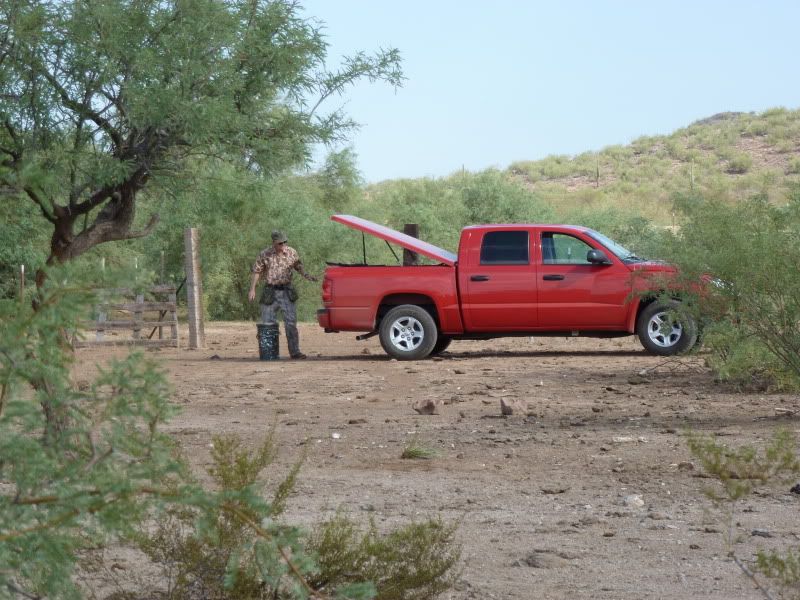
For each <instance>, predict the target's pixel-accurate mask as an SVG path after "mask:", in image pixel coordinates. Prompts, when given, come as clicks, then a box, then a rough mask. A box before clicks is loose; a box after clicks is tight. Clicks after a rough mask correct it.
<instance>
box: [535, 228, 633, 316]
mask: <svg viewBox="0 0 800 600" xmlns="http://www.w3.org/2000/svg"><path fill="white" fill-rule="evenodd" d="M587 238H588V236H587ZM539 242H540V251H539V253H538V261H537V262H538V263H539V264H538V277H537V281H538V285H539V289H538V298H539V307H538V308H539V323H540V325H541V326H542V328H544V329H550V330H570V329H574V330H580V329H588V328H592V329H620V328H624V326H625V322H626V317H627V306H626V300H627V299H628V296H629V294H630V291H631V287H630V283H629V282H630V271H629V270H628V269H627V267H625V265H624V264H623V263H622V262H621V261H620V260H619V259H617V257H616V256H614V255H613V254H612V253H611V252H609V251H608V250H607V249H605V248H603V247H602V246H601V245H599V244H598V243H597V242H595V241H594V240H591V239H583V238H582V237H579V236H578V235H576V234H573V233H567V232H560V231H557V230H553V231H548V230H546V229H545V230H542V231H541V232H540V240H539ZM591 249H597V250H602V251H603V252H604V253H605V254H606V256H608V258H609V259H610V260H611V264H607V265H597V264H592V263H590V262H589V261H588V260H587V258H586V254H587V252H588V251H589V250H591Z"/></svg>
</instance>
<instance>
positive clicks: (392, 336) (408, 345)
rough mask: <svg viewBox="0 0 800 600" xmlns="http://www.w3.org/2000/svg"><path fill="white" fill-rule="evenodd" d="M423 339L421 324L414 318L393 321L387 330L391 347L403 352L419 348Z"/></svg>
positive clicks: (423, 332)
mask: <svg viewBox="0 0 800 600" xmlns="http://www.w3.org/2000/svg"><path fill="white" fill-rule="evenodd" d="M424 339H425V329H424V328H423V327H422V323H420V322H419V321H417V319H415V318H414V317H400V318H399V319H395V321H394V322H393V323H392V325H391V327H390V328H389V340H390V341H391V343H392V346H394V347H395V348H397V349H398V350H402V351H403V352H411V351H412V350H416V349H417V348H419V347H420V345H421V344H422V342H423V340H424Z"/></svg>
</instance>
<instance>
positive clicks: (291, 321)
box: [247, 231, 317, 358]
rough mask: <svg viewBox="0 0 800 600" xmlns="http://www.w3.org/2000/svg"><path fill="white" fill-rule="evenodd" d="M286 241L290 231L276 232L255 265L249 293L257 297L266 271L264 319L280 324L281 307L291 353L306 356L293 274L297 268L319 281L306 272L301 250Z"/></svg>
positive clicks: (266, 321)
mask: <svg viewBox="0 0 800 600" xmlns="http://www.w3.org/2000/svg"><path fill="white" fill-rule="evenodd" d="M286 241H287V240H286V235H284V234H283V232H281V231H273V232H272V246H271V247H269V248H265V249H264V250H262V251H261V254H259V255H258V259H257V260H256V262H255V264H254V265H253V279H252V282H251V284H250V293H249V294H248V295H247V297H248V299H249V300H250V302H252V301H253V300H255V299H256V284H257V283H258V279H259V277H261V276H262V275H263V277H264V280H265V281H264V283H265V285H264V291H263V292H262V294H261V300H260V304H261V321H262V323H264V324H265V325H275V326H277V324H278V320H277V315H276V313H277V311H278V310H279V309H280V311H281V312H282V313H283V321H284V327H285V328H286V341H287V343H288V345H289V356H291V357H292V358H305V357H306V355H305V354H303V353H302V352H300V336H299V335H298V333H297V310H296V308H295V302H297V291H296V290H295V289H294V286H293V285H292V275H294V273H293V271H297V272H298V273H300V275H302V276H303V277H305V278H306V279H308V280H309V281H317V278H316V277H314V276H313V275H309V274H308V273H306V271H305V269H304V268H303V261H302V260H300V255H299V254H298V253H297V250H295V249H294V248H292V247H290V246H288V245H287V244H286Z"/></svg>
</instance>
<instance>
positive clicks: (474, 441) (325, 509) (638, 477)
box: [78, 323, 800, 600]
mask: <svg viewBox="0 0 800 600" xmlns="http://www.w3.org/2000/svg"><path fill="white" fill-rule="evenodd" d="M300 334H301V344H302V347H303V350H304V351H305V352H307V353H308V355H309V358H308V359H307V360H305V361H292V360H286V359H283V358H282V359H281V360H279V361H259V360H258V349H257V342H256V339H255V325H254V324H252V323H222V324H220V323H215V324H210V325H207V327H206V338H207V340H206V341H207V349H205V350H193V351H189V350H187V349H185V348H182V349H177V350H176V349H165V350H161V351H148V355H149V356H151V357H153V358H156V359H157V360H159V361H160V362H161V364H162V365H163V368H164V369H165V370H166V371H167V372H168V373H169V377H170V380H171V382H172V385H173V386H174V390H175V393H174V399H175V402H176V403H177V404H179V405H180V406H181V408H182V412H181V414H180V415H179V416H178V417H176V418H175V419H174V420H173V421H172V422H171V423H170V424H169V426H168V431H170V432H171V433H172V434H174V435H175V436H177V439H179V440H180V441H181V443H182V445H183V447H184V448H185V450H186V453H187V455H188V456H189V457H190V458H191V460H192V461H193V464H194V467H195V469H196V470H197V472H198V473H201V472H203V471H204V467H206V466H207V465H208V464H209V446H210V444H211V438H212V436H213V435H215V434H221V433H236V434H239V435H240V436H241V437H242V438H243V439H244V440H245V441H247V442H248V443H252V444H255V443H256V442H257V441H258V440H259V439H261V437H262V436H263V434H264V433H265V432H266V431H267V430H268V429H269V428H270V426H271V424H272V423H274V422H276V421H277V433H278V436H279V439H280V441H281V442H282V444H281V457H280V459H279V462H278V464H277V465H276V471H277V472H276V473H275V474H273V476H272V478H273V479H274V480H277V479H279V478H280V476H281V475H282V474H283V473H285V471H286V469H288V467H289V465H290V464H291V463H292V462H293V461H294V460H296V459H297V458H298V457H299V456H300V455H301V453H302V452H303V446H304V445H308V446H309V447H310V452H309V454H308V459H307V461H306V464H305V466H304V467H303V470H302V471H301V474H300V477H299V482H298V486H297V490H296V493H295V496H294V499H293V500H294V502H292V503H291V506H290V509H289V514H288V517H287V518H288V519H289V520H291V521H293V522H302V523H310V522H313V521H317V520H320V519H322V518H326V517H329V516H331V515H332V514H333V513H334V512H335V511H336V510H337V509H340V508H341V509H344V510H345V511H347V512H348V513H349V515H350V516H352V517H354V518H356V519H359V520H363V521H365V522H366V521H367V520H368V519H369V518H370V517H372V518H374V519H375V521H376V523H377V524H378V525H379V526H382V527H390V526H396V525H401V524H405V523H408V522H410V521H412V520H421V519H425V518H428V517H434V516H441V517H442V518H443V519H444V520H446V521H456V520H457V521H460V523H461V525H460V527H459V530H458V538H459V541H460V542H461V544H463V555H462V566H463V575H462V578H461V581H460V583H459V585H458V587H457V588H456V589H455V590H453V591H452V592H450V593H448V594H445V595H444V596H443V597H444V598H452V599H464V600H466V599H480V600H488V599H520V600H522V599H531V598H625V599H628V598H686V599H688V598H692V599H694V598H700V597H703V598H718V599H732V598H761V597H762V596H761V594H760V592H759V591H758V590H757V589H756V588H755V587H754V586H753V584H752V583H751V582H750V581H749V580H748V579H747V578H746V577H745V576H743V575H742V574H741V571H740V570H739V568H738V567H737V566H736V565H735V564H734V563H733V562H732V561H731V560H730V559H728V558H727V549H726V547H725V544H724V540H723V537H724V536H723V531H724V529H725V526H724V525H723V524H721V523H720V521H719V520H718V519H717V518H716V517H715V516H714V515H713V514H711V513H710V512H709V510H708V509H709V503H708V501H707V500H706V499H705V497H704V496H703V495H702V491H701V490H702V489H703V488H704V487H705V486H707V485H709V484H710V480H709V479H707V478H704V477H702V472H701V469H700V468H699V465H697V464H696V463H697V461H696V460H694V459H693V458H692V457H691V456H690V454H689V451H688V449H687V447H686V443H685V439H684V433H685V431H686V430H687V429H691V430H694V431H698V432H705V433H709V434H713V435H715V436H720V439H721V441H723V442H725V443H730V444H734V445H737V444H740V443H750V444H760V443H762V442H763V441H765V440H767V439H769V438H770V437H771V435H772V433H773V432H774V431H775V430H776V429H777V428H779V427H783V428H788V429H789V430H791V431H794V432H798V430H800V421H799V420H798V415H800V398H798V397H797V396H791V395H774V394H773V395H767V394H763V393H739V392H736V391H734V390H731V389H730V388H729V387H726V386H724V385H720V384H718V383H715V382H714V380H713V377H712V375H711V374H710V373H709V372H708V370H707V369H706V368H705V367H704V362H703V358H702V354H701V355H700V356H694V357H690V358H683V359H680V360H675V359H673V360H665V359H661V358H657V357H652V356H648V355H647V354H645V353H644V352H643V351H642V350H641V347H640V346H639V345H638V343H637V342H636V341H635V339H634V338H622V339H621V340H620V339H617V340H593V339H581V338H576V339H561V338H527V337H526V338H512V339H504V340H493V341H486V342H474V341H465V342H454V343H453V344H452V345H451V347H450V349H449V352H446V353H445V354H443V355H442V357H441V358H437V359H432V360H430V359H429V360H424V361H420V362H398V361H396V360H390V359H389V358H388V357H387V356H386V355H385V354H384V353H383V351H382V349H381V348H380V345H379V343H378V341H377V338H372V339H369V340H367V341H363V342H359V341H356V340H355V339H354V335H353V334H343V333H342V334H325V333H323V332H322V331H321V330H320V329H319V328H318V327H317V326H316V325H315V324H310V323H309V324H301V326H300ZM281 343H282V344H283V343H284V341H283V336H282V340H281ZM123 352H125V351H124V350H122V349H120V350H114V351H111V352H109V351H108V350H107V349H103V350H98V349H82V350H79V351H78V358H79V361H80V363H81V367H80V368H81V369H90V368H91V367H90V365H92V364H94V363H96V362H98V361H101V360H105V359H106V358H107V357H108V356H110V355H114V354H122V353H123ZM287 355H288V353H287V351H286V348H285V346H282V348H281V356H282V357H285V356H287ZM501 398H503V399H505V400H506V401H509V402H512V403H513V402H514V401H517V400H519V401H523V402H527V403H528V413H527V415H512V416H505V417H504V416H502V415H501V411H500V401H501ZM428 399H430V400H433V401H435V402H436V403H437V404H438V407H437V408H438V414H433V415H421V414H418V413H417V412H415V411H414V410H413V408H412V404H413V403H414V402H415V401H419V400H428ZM415 439H416V441H417V443H418V444H419V445H422V446H425V447H427V448H429V449H432V450H435V452H436V454H435V456H434V457H433V458H431V459H429V460H409V459H402V458H401V453H402V452H403V450H404V449H405V448H406V447H407V446H408V445H409V443H410V442H411V441H412V440H415ZM799 507H800V496H798V495H796V494H792V493H790V492H789V489H788V486H787V487H785V488H784V487H781V488H780V489H774V490H770V491H767V492H764V493H760V494H758V495H755V496H753V497H752V498H750V499H748V500H747V501H746V502H745V503H744V504H743V506H742V507H741V508H742V510H741V511H739V513H738V515H737V518H736V520H737V521H738V522H739V523H740V524H741V531H742V533H743V535H742V536H741V538H740V539H739V542H738V543H737V544H736V552H737V555H738V556H740V557H742V558H745V559H750V558H752V556H753V554H754V552H755V551H756V550H757V549H758V548H772V547H787V546H790V545H795V546H796V545H797V540H798V539H800V538H798V535H800V519H798V508H799ZM123 566H124V565H123Z"/></svg>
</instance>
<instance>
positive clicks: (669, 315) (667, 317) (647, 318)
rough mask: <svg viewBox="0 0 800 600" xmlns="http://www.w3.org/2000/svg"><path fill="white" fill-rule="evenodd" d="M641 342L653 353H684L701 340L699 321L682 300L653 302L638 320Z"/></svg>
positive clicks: (637, 326)
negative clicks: (698, 337)
mask: <svg viewBox="0 0 800 600" xmlns="http://www.w3.org/2000/svg"><path fill="white" fill-rule="evenodd" d="M636 334H637V335H638V336H639V341H640V342H641V343H642V346H644V349H645V350H647V351H648V352H649V353H650V354H658V355H659V356H673V355H675V354H683V353H684V352H688V351H689V350H691V349H692V347H693V346H694V345H695V343H697V323H696V321H695V320H694V318H693V317H692V316H691V315H690V314H688V313H687V312H686V311H685V310H681V303H680V302H677V301H675V300H673V301H670V302H658V301H656V302H653V303H652V304H649V305H648V306H646V307H645V308H644V310H642V313H641V314H640V315H639V320H638V322H637V323H636Z"/></svg>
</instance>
